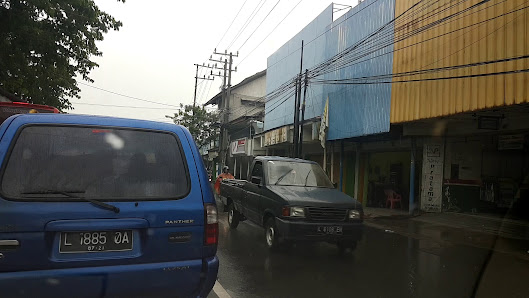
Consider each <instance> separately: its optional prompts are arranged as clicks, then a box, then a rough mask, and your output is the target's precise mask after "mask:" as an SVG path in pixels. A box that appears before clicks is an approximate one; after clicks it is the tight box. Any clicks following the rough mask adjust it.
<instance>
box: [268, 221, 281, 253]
mask: <svg viewBox="0 0 529 298" xmlns="http://www.w3.org/2000/svg"><path fill="white" fill-rule="evenodd" d="M265 241H266V246H268V248H269V249H270V250H277V249H278V247H279V235H278V234H277V227H276V223H275V221H274V219H273V218H269V219H268V220H267V221H266V223H265Z"/></svg>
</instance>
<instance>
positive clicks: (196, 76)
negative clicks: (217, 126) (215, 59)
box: [193, 64, 198, 116]
mask: <svg viewBox="0 0 529 298" xmlns="http://www.w3.org/2000/svg"><path fill="white" fill-rule="evenodd" d="M195 65H196V66H197V71H196V73H195V95H194V96H193V116H195V106H196V104H197V83H198V64H195Z"/></svg>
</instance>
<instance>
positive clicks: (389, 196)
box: [384, 189, 402, 209]
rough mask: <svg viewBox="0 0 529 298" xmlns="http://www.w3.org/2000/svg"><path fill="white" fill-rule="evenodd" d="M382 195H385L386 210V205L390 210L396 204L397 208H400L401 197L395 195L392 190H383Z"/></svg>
mask: <svg viewBox="0 0 529 298" xmlns="http://www.w3.org/2000/svg"><path fill="white" fill-rule="evenodd" d="M384 193H385V194H386V208H388V205H389V206H390V208H391V209H393V208H395V207H396V206H395V205H396V204H397V203H399V207H400V208H402V202H401V201H402V196H401V195H399V194H398V193H396V192H395V191H394V190H393V189H386V190H384Z"/></svg>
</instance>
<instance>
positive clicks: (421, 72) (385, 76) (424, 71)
mask: <svg viewBox="0 0 529 298" xmlns="http://www.w3.org/2000/svg"><path fill="white" fill-rule="evenodd" d="M523 59H529V55H523V56H516V57H510V58H504V59H497V60H489V61H481V62H476V63H469V64H461V65H452V66H446V67H438V68H432V69H420V70H413V71H406V72H400V73H388V74H382V75H374V76H365V77H355V78H345V79H333V80H314V81H313V82H315V83H334V82H352V81H365V80H387V79H395V78H400V77H407V76H415V75H424V74H429V73H434V72H441V71H450V70H457V69H461V68H467V67H476V66H484V65H491V64H496V63H504V62H512V61H517V60H523ZM397 82H399V81H397Z"/></svg>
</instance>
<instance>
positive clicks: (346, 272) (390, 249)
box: [209, 213, 529, 297]
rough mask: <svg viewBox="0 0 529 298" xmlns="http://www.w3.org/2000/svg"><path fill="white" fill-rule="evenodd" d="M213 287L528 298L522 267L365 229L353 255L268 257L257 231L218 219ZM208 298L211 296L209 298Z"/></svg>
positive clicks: (324, 251) (238, 291)
mask: <svg viewBox="0 0 529 298" xmlns="http://www.w3.org/2000/svg"><path fill="white" fill-rule="evenodd" d="M219 228H220V239H219V249H218V253H217V255H218V257H219V259H220V269H219V274H218V282H219V283H220V284H221V285H222V287H223V288H224V289H225V290H226V292H227V293H228V294H229V295H230V296H231V297H353V296H354V297H471V296H472V295H473V293H474V291H476V293H477V295H476V296H477V297H529V282H527V277H528V276H529V262H527V261H525V260H521V259H518V258H516V257H513V256H510V255H503V254H501V253H491V252H490V251H489V250H486V249H479V248H475V247H467V246H462V245H457V244H450V243H445V244H442V245H440V244H439V243H436V242H432V241H430V240H418V239H413V238H408V237H405V236H401V235H398V234H395V233H388V232H385V231H384V230H380V229H376V228H371V227H368V226H366V227H365V231H364V237H363V239H362V240H361V241H360V242H359V244H358V247H357V248H356V250H355V251H354V252H347V253H346V254H345V255H342V256H340V255H339V254H338V250H337V248H336V247H335V246H333V245H330V244H325V243H323V244H316V245H296V246H294V247H293V248H291V249H290V250H289V251H287V252H279V253H271V252H269V251H268V250H267V248H266V246H265V243H264V235H263V233H264V232H263V229H262V228H260V227H257V226H256V225H253V224H251V223H248V222H241V223H240V224H239V227H238V228H237V229H236V230H230V229H229V227H228V223H227V217H226V214H225V213H223V214H221V215H220V224H219ZM209 297H217V295H216V294H215V292H212V294H210V296H209Z"/></svg>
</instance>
